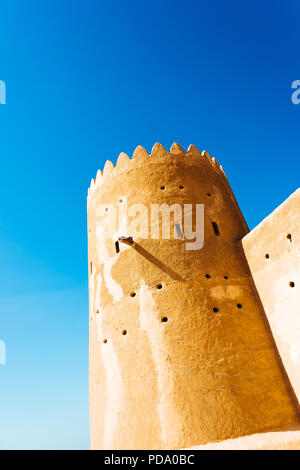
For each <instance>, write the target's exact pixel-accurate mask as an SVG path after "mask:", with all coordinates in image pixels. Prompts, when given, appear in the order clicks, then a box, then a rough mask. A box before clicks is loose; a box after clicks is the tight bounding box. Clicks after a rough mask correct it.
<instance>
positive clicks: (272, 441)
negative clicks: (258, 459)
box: [189, 430, 300, 450]
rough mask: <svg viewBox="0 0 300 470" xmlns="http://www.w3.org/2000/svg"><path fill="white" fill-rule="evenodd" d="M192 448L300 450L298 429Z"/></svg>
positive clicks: (254, 435) (260, 434)
mask: <svg viewBox="0 0 300 470" xmlns="http://www.w3.org/2000/svg"><path fill="white" fill-rule="evenodd" d="M189 449H193V450H300V430H298V431H277V432H265V433H259V434H253V435H252V436H244V437H238V438H237V439H227V440H226V441H223V442H216V443H210V444H205V445H202V446H193V447H190V448H189Z"/></svg>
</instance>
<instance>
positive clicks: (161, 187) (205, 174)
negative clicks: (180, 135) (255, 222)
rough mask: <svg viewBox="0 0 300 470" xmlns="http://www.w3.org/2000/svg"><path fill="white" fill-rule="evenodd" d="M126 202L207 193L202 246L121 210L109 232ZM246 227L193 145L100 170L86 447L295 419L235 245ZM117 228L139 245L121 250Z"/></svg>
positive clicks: (207, 438)
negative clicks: (151, 233)
mask: <svg viewBox="0 0 300 470" xmlns="http://www.w3.org/2000/svg"><path fill="white" fill-rule="evenodd" d="M125 201H126V204H127V205H128V207H130V206H131V205H132V204H136V203H142V204H144V205H145V206H146V207H147V208H148V209H149V212H150V207H151V204H163V203H166V204H169V205H172V204H174V203H179V204H181V205H184V204H191V203H192V204H204V206H205V211H204V213H205V226H204V232H205V238H204V246H203V248H202V249H200V250H196V251H194V250H187V249H186V240H184V239H174V237H172V238H171V239H162V238H159V239H150V238H148V239H147V238H142V237H136V235H135V234H134V233H127V234H125V233H123V232H122V223H123V222H124V220H123V222H122V220H121V228H120V229H119V230H117V231H116V233H114V234H112V233H111V231H110V230H108V229H107V224H106V221H107V220H106V218H108V216H109V214H110V213H111V212H112V211H116V212H117V213H119V211H120V210H121V211H122V210H123V209H122V207H123V206H122V205H123V204H124V203H125ZM121 218H122V217H121ZM212 222H214V223H215V224H216V225H217V228H218V232H219V233H216V230H215V227H214V226H213V224H212ZM247 231H248V229H247V226H246V224H245V221H244V219H243V217H242V215H241V213H240V211H239V209H238V206H237V204H236V201H235V199H234V196H233V194H232V192H231V190H230V187H229V186H228V182H227V180H226V177H225V176H224V173H223V171H222V169H221V168H220V167H219V165H218V164H217V162H216V161H214V160H212V159H211V158H210V157H209V155H208V154H207V153H206V152H204V153H203V154H202V155H201V154H200V152H199V151H198V150H197V149H196V148H195V147H193V146H191V147H190V149H189V152H188V154H187V155H186V154H185V152H184V151H183V150H182V149H181V148H180V147H179V146H178V145H176V144H175V145H173V146H172V148H171V151H170V153H168V152H167V151H166V150H165V149H164V148H163V147H162V146H160V145H159V144H156V145H155V146H154V148H153V150H152V154H151V156H149V155H148V153H147V152H146V151H145V150H144V149H143V148H142V147H138V148H137V149H136V151H135V153H134V155H133V158H132V159H129V158H128V157H127V156H126V155H124V154H121V156H120V157H119V160H118V163H117V166H116V168H114V167H113V165H112V164H111V163H110V162H108V163H107V164H106V166H105V168H104V172H103V175H102V173H101V172H98V175H97V178H96V181H95V182H94V181H93V182H92V185H91V188H90V190H89V196H88V239H89V289H90V410H91V439H92V448H94V449H96V448H97V449H163V448H166V449H176V448H184V447H189V446H192V445H199V444H204V443H207V442H214V441H218V440H223V439H227V438H232V437H238V436H243V435H246V434H251V433H255V432H260V431H263V430H271V429H274V428H280V427H281V426H289V425H293V424H296V423H298V421H299V418H298V411H297V408H296V406H295V403H294V402H293V396H292V393H291V390H290V387H289V384H288V382H287V381H286V379H285V376H284V374H283V373H282V370H281V368H280V361H279V360H278V355H277V352H276V350H275V348H274V345H273V340H272V337H271V335H270V333H269V331H268V328H267V325H266V322H265V317H264V312H263V310H262V309H261V306H260V304H259V302H258V301H257V297H256V294H255V292H253V289H252V284H251V282H250V278H249V270H248V267H247V263H246V262H245V258H244V254H243V252H242V250H241V247H240V240H241V239H242V238H243V237H244V236H245V235H246V233H247ZM119 235H133V236H134V240H135V242H136V245H135V247H130V246H127V245H123V244H121V245H120V249H121V251H120V253H119V254H117V253H116V251H115V241H116V240H117V237H118V236H119Z"/></svg>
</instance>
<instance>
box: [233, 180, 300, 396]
mask: <svg viewBox="0 0 300 470" xmlns="http://www.w3.org/2000/svg"><path fill="white" fill-rule="evenodd" d="M242 245H243V248H244V251H245V255H246V258H247V261H248V263H249V267H250V270H251V273H252V276H253V279H254V282H255V285H256V288H257V290H258V293H259V296H260V298H261V301H262V304H263V306H264V309H265V312H266V315H267V318H268V321H269V323H270V326H271V329H272V333H273V336H274V339H275V341H276V345H277V347H278V350H279V352H280V356H281V358H282V361H283V364H284V367H285V369H286V371H287V373H288V375H289V379H290V381H291V383H292V386H293V388H294V390H295V393H296V394H297V397H298V400H299V399H300V189H298V190H297V191H296V192H295V193H294V194H292V195H291V196H290V197H289V198H288V199H287V200H286V201H285V202H284V203H283V204H281V206H279V207H278V208H277V209H276V210H275V211H274V212H273V213H272V214H271V215H269V216H268V217H267V218H266V219H265V220H264V221H263V222H261V224H259V225H258V226H257V227H256V228H255V229H254V230H252V232H250V233H249V234H248V235H246V236H245V237H244V239H243V240H242Z"/></svg>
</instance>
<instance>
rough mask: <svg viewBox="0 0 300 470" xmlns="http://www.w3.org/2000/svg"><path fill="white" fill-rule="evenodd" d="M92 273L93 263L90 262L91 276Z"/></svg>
mask: <svg viewBox="0 0 300 470" xmlns="http://www.w3.org/2000/svg"><path fill="white" fill-rule="evenodd" d="M92 272H93V263H92V262H91V274H92Z"/></svg>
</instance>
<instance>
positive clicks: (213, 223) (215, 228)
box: [211, 222, 220, 237]
mask: <svg viewBox="0 0 300 470" xmlns="http://www.w3.org/2000/svg"><path fill="white" fill-rule="evenodd" d="M211 224H212V226H213V229H214V232H215V235H216V236H217V237H218V236H220V230H219V227H218V224H217V223H216V222H212V223H211Z"/></svg>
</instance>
